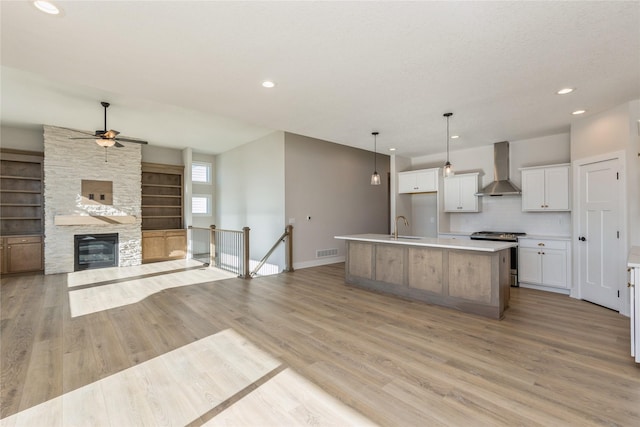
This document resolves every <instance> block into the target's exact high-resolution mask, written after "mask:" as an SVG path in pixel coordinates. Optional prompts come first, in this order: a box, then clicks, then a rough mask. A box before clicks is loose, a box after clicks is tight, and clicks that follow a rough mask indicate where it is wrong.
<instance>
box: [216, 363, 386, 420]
mask: <svg viewBox="0 0 640 427" xmlns="http://www.w3.org/2000/svg"><path fill="white" fill-rule="evenodd" d="M257 425H260V426H298V425H300V426H301V425H313V426H373V425H376V424H374V423H372V422H371V421H370V420H369V419H367V418H366V417H364V416H363V415H361V414H360V413H359V412H357V411H355V410H354V409H352V408H350V407H349V406H347V405H345V404H344V403H342V402H340V401H339V400H338V399H336V398H334V397H333V396H331V395H329V394H327V393H326V392H325V391H324V390H322V389H321V388H320V387H318V386H317V385H315V384H314V383H312V382H311V381H309V380H307V379H305V378H304V377H302V376H301V375H299V374H297V373H296V372H294V371H293V370H291V369H285V370H284V371H282V372H280V373H279V374H277V375H276V376H274V377H273V378H272V379H270V380H269V381H267V382H266V383H264V384H263V385H262V386H261V387H259V388H257V389H256V390H254V391H253V392H251V393H250V394H248V395H247V396H246V397H244V398H243V399H241V400H240V401H238V402H237V403H235V404H234V405H232V406H230V407H229V408H227V409H225V410H224V411H222V412H220V413H219V414H218V415H217V416H216V417H214V418H212V419H211V420H209V421H208V422H207V423H205V424H204V426H207V427H213V426H247V427H253V426H257Z"/></svg>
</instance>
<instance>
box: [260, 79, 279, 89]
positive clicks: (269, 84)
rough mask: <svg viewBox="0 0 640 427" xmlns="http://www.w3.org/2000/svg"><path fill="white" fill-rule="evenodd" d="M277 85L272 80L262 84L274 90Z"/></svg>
mask: <svg viewBox="0 0 640 427" xmlns="http://www.w3.org/2000/svg"><path fill="white" fill-rule="evenodd" d="M275 85H276V84H275V83H274V82H272V81H271V80H265V81H263V82H262V87H268V88H272V87H274V86H275Z"/></svg>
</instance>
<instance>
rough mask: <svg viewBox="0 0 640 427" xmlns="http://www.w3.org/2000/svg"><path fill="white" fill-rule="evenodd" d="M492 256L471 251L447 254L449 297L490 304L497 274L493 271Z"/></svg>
mask: <svg viewBox="0 0 640 427" xmlns="http://www.w3.org/2000/svg"><path fill="white" fill-rule="evenodd" d="M493 258H494V257H493V254H476V253H473V252H471V251H464V252H456V251H450V252H449V295H451V296H452V297H456V298H463V299H468V300H471V301H480V302H484V303H490V302H491V296H492V289H493V288H494V287H497V285H498V284H497V283H496V282H497V281H498V272H497V271H495V272H494V271H493V267H494V265H493Z"/></svg>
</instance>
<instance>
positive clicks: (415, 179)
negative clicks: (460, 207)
mask: <svg viewBox="0 0 640 427" xmlns="http://www.w3.org/2000/svg"><path fill="white" fill-rule="evenodd" d="M438 170H439V169H438V168H435V169H422V170H415V171H407V172H399V173H398V193H400V194H402V193H430V192H433V191H438Z"/></svg>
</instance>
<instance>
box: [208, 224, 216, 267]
mask: <svg viewBox="0 0 640 427" xmlns="http://www.w3.org/2000/svg"><path fill="white" fill-rule="evenodd" d="M209 233H210V236H209V267H215V266H216V226H215V225H211V226H209Z"/></svg>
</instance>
